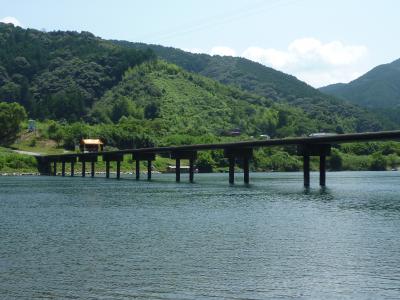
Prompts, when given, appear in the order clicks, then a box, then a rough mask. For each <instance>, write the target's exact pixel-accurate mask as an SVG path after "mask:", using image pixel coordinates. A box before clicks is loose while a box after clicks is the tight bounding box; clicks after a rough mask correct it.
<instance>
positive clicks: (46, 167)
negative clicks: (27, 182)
mask: <svg viewBox="0 0 400 300" xmlns="http://www.w3.org/2000/svg"><path fill="white" fill-rule="evenodd" d="M35 159H36V162H37V168H38V171H39V173H40V175H47V176H49V175H51V162H50V160H49V159H48V158H47V157H44V156H35Z"/></svg>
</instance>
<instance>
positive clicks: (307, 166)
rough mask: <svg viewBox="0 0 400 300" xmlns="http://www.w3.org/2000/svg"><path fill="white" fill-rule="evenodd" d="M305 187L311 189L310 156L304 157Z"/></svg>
mask: <svg viewBox="0 0 400 300" xmlns="http://www.w3.org/2000/svg"><path fill="white" fill-rule="evenodd" d="M303 175H304V187H310V156H309V155H304V156H303Z"/></svg>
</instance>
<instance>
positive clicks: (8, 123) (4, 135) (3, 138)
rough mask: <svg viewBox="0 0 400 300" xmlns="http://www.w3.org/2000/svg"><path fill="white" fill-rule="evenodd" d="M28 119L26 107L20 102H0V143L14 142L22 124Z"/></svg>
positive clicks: (5, 144)
mask: <svg viewBox="0 0 400 300" xmlns="http://www.w3.org/2000/svg"><path fill="white" fill-rule="evenodd" d="M25 119H26V112H25V109H24V108H23V107H22V106H21V105H19V104H18V103H6V102H0V128H1V130H0V145H3V146H8V145H10V144H12V143H13V142H14V141H15V140H16V138H17V135H18V133H19V131H20V124H21V122H22V121H23V120H25Z"/></svg>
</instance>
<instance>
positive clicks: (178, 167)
mask: <svg viewBox="0 0 400 300" xmlns="http://www.w3.org/2000/svg"><path fill="white" fill-rule="evenodd" d="M175 175H176V176H175V180H176V182H180V181H181V160H180V159H179V158H177V159H176V160H175Z"/></svg>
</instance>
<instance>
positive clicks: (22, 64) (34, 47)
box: [0, 23, 384, 136]
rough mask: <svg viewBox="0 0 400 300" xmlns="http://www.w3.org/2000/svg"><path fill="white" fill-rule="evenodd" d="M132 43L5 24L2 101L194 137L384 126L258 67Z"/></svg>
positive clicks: (0, 32) (0, 53)
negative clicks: (133, 122)
mask: <svg viewBox="0 0 400 300" xmlns="http://www.w3.org/2000/svg"><path fill="white" fill-rule="evenodd" d="M135 45H138V44H130V43H127V42H124V43H118V44H116V43H115V42H112V41H106V40H103V39H101V38H98V37H95V36H94V35H93V34H91V33H88V32H81V33H77V32H63V31H57V32H49V33H46V32H42V31H38V30H33V29H22V28H20V27H14V26H13V25H8V24H2V23H0V101H6V102H13V101H15V102H19V103H21V104H22V105H23V106H24V107H25V108H26V109H27V112H28V114H29V116H30V117H33V118H37V119H41V120H43V119H54V120H65V121H67V122H69V123H71V122H74V121H85V122H88V123H102V122H105V123H115V124H117V123H118V122H119V121H120V119H121V118H128V119H133V120H139V121H140V122H142V123H141V124H142V125H143V127H144V128H147V129H149V130H150V131H152V130H154V126H155V127H156V128H160V129H162V128H164V129H165V128H168V133H173V132H176V133H178V132H190V134H196V135H199V134H208V133H212V134H216V135H218V134H221V133H223V132H224V131H229V130H231V129H235V128H238V129H239V130H240V131H242V132H245V133H246V134H249V135H250V134H258V133H261V134H269V135H271V136H275V135H278V136H294V135H302V134H309V133H311V132H315V131H336V132H339V133H341V132H354V131H376V130H380V129H383V128H384V125H382V123H380V122H378V121H376V120H375V119H374V116H373V115H371V114H369V113H367V112H366V111H364V110H362V109H360V108H358V107H356V106H353V105H350V104H346V103H342V102H341V101H339V100H335V99H334V98H333V97H329V96H325V95H324V94H322V93H320V92H319V91H317V90H315V89H313V88H312V87H310V86H308V85H306V84H305V83H303V82H301V81H299V80H297V79H295V78H294V77H293V76H290V75H286V74H284V73H281V72H277V71H275V70H272V69H269V68H266V67H264V66H262V65H260V64H256V63H253V62H250V61H248V60H245V59H240V58H230V57H210V56H207V55H195V54H190V53H186V52H184V51H181V50H177V49H172V48H164V47H151V48H152V49H148V48H147V46H145V45H143V44H142V45H141V46H140V47H138V46H135ZM139 48H140V49H139ZM161 50H163V51H164V50H165V51H166V53H169V54H168V55H166V54H162V51H161ZM155 53H156V54H157V55H158V56H159V57H162V58H164V59H166V60H168V61H169V62H173V63H176V64H178V65H180V66H182V67H183V68H184V69H186V71H184V70H182V69H181V68H179V67H177V66H175V65H172V64H170V63H163V62H160V61H158V60H157V59H156V55H155ZM188 71H191V72H196V73H198V75H196V74H194V73H189V72H188ZM202 75H206V76H208V77H211V78H212V79H217V80H218V81H219V83H218V82H217V81H215V80H212V79H209V78H205V77H203V76H202ZM223 83H225V84H230V85H232V86H231V87H228V86H226V85H223ZM234 86H235V87H234ZM304 112H306V113H304ZM147 125H149V126H148V127H146V126H147ZM196 126H197V127H198V128H197V127H196ZM189 128H191V129H190V130H189ZM188 134H189V133H188Z"/></svg>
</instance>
